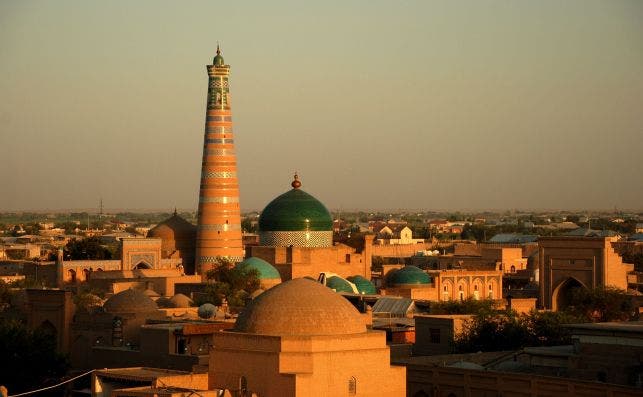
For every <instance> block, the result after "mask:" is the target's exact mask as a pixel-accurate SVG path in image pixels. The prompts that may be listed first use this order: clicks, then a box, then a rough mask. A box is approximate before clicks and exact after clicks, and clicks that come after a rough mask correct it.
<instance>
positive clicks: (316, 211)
mask: <svg viewBox="0 0 643 397" xmlns="http://www.w3.org/2000/svg"><path fill="white" fill-rule="evenodd" d="M332 227H333V220H332V218H331V216H330V212H328V210H327V209H326V207H325V206H324V204H322V203H321V202H320V201H319V200H317V199H316V198H314V197H313V196H311V195H310V194H308V193H306V192H304V191H303V190H300V189H292V190H290V191H288V192H286V193H284V194H282V195H281V196H279V197H277V198H276V199H274V200H272V201H271V202H270V203H269V204H268V205H267V206H266V208H264V210H263V212H261V216H260V217H259V231H332Z"/></svg>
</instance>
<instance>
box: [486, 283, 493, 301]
mask: <svg viewBox="0 0 643 397" xmlns="http://www.w3.org/2000/svg"><path fill="white" fill-rule="evenodd" d="M487 297H488V298H489V299H493V284H491V283H489V290H488V292H487Z"/></svg>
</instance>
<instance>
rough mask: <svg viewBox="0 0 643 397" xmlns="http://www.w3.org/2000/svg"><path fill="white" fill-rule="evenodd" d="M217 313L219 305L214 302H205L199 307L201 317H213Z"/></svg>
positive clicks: (198, 312)
mask: <svg viewBox="0 0 643 397" xmlns="http://www.w3.org/2000/svg"><path fill="white" fill-rule="evenodd" d="M216 313H217V307H216V306H214V305H213V304H212V303H204V304H202V305H201V306H199V308H198V309H197V314H198V315H199V317H201V318H204V319H205V318H212V317H214V316H215V315H216Z"/></svg>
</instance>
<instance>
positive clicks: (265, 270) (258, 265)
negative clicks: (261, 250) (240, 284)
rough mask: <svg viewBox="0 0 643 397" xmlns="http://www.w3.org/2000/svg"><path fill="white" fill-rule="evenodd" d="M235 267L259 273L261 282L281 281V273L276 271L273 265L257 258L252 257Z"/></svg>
mask: <svg viewBox="0 0 643 397" xmlns="http://www.w3.org/2000/svg"><path fill="white" fill-rule="evenodd" d="M235 267H236V268H237V269H254V270H256V271H257V272H258V273H259V279H261V280H265V279H279V280H280V281H281V275H280V274H279V271H278V270H277V269H275V267H274V266H273V265H271V264H270V263H268V262H266V261H264V260H263V259H261V258H255V257H254V256H252V257H250V258H247V259H245V260H244V261H243V262H240V263H238V264H237V265H236V266H235Z"/></svg>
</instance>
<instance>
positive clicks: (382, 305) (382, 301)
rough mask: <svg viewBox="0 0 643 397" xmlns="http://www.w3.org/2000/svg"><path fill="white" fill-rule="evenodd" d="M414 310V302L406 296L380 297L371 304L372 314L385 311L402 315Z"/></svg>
mask: <svg viewBox="0 0 643 397" xmlns="http://www.w3.org/2000/svg"><path fill="white" fill-rule="evenodd" d="M414 311H415V303H414V302H413V301H412V300H411V299H408V298H393V297H382V298H379V299H378V300H377V302H375V305H373V314H377V313H386V314H391V316H394V317H404V316H406V315H407V314H408V313H410V312H414Z"/></svg>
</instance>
